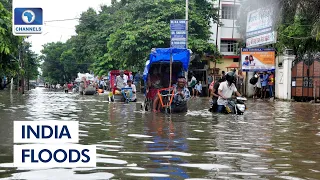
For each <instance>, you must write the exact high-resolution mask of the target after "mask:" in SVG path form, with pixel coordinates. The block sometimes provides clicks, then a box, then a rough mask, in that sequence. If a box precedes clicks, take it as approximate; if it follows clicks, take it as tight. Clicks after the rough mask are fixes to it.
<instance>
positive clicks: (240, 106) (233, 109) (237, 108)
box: [225, 97, 247, 115]
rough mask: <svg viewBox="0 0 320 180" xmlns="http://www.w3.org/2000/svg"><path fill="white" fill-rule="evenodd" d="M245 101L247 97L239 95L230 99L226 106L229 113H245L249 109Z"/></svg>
mask: <svg viewBox="0 0 320 180" xmlns="http://www.w3.org/2000/svg"><path fill="white" fill-rule="evenodd" d="M245 101H247V98H245V97H237V98H236V99H228V101H227V104H226V105H225V107H226V113H227V114H236V115H243V114H244V112H245V111H246V109H247V106H246V105H245Z"/></svg>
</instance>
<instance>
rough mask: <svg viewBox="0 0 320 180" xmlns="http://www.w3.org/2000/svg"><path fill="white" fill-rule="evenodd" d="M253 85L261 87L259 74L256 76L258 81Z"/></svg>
mask: <svg viewBox="0 0 320 180" xmlns="http://www.w3.org/2000/svg"><path fill="white" fill-rule="evenodd" d="M254 87H257V88H261V79H260V76H259V77H258V81H257V83H256V84H255V85H254Z"/></svg>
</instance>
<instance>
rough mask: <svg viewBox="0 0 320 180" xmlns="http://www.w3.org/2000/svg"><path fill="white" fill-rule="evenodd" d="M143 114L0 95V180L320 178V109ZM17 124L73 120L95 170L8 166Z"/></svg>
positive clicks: (280, 105)
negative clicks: (93, 149)
mask: <svg viewBox="0 0 320 180" xmlns="http://www.w3.org/2000/svg"><path fill="white" fill-rule="evenodd" d="M207 105H208V99H200V98H198V99H193V100H192V103H190V108H189V109H190V110H189V112H188V113H186V114H174V115H171V116H168V115H163V114H154V113H149V112H141V111H138V110H137V109H136V104H134V103H130V104H123V103H109V102H107V96H79V95H76V94H65V93H63V92H48V91H47V90H45V89H42V88H37V89H34V90H32V91H30V93H29V94H26V95H24V96H21V95H20V96H19V95H17V94H13V95H12V96H10V94H9V93H8V92H5V91H0V115H1V116H0V122H1V126H0V179H32V180H33V179H83V180H87V179H109V178H112V179H150V178H151V179H161V180H162V179H194V178H198V179H290V180H292V179H320V153H319V149H320V147H319V146H320V125H319V124H320V115H319V110H320V106H318V105H311V104H305V103H288V102H275V103H269V102H260V101H259V102H253V101H249V102H248V108H249V110H248V112H247V113H246V114H245V115H244V116H232V115H217V114H211V113H210V112H208V111H207V109H206V108H207ZM14 120H34V121H37V120H65V121H69V120H77V121H79V122H80V123H79V124H80V143H81V144H92V145H96V146H97V167H96V168H54V169H48V168H46V169H43V168H42V169H41V168H37V169H30V168H29V169H26V168H14V167H12V166H13V164H12V160H13V156H12V148H13V121H14Z"/></svg>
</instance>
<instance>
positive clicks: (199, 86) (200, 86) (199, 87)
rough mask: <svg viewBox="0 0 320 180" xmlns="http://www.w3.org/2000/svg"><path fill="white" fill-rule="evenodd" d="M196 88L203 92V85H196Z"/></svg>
mask: <svg viewBox="0 0 320 180" xmlns="http://www.w3.org/2000/svg"><path fill="white" fill-rule="evenodd" d="M194 88H195V89H196V90H197V91H199V92H201V91H202V85H201V84H196V86H195V87H194Z"/></svg>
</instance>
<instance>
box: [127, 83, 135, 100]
mask: <svg viewBox="0 0 320 180" xmlns="http://www.w3.org/2000/svg"><path fill="white" fill-rule="evenodd" d="M125 88H132V97H131V100H132V101H134V100H135V99H137V96H136V92H137V88H136V85H134V84H131V87H129V85H126V87H125ZM134 92H135V93H134Z"/></svg>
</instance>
